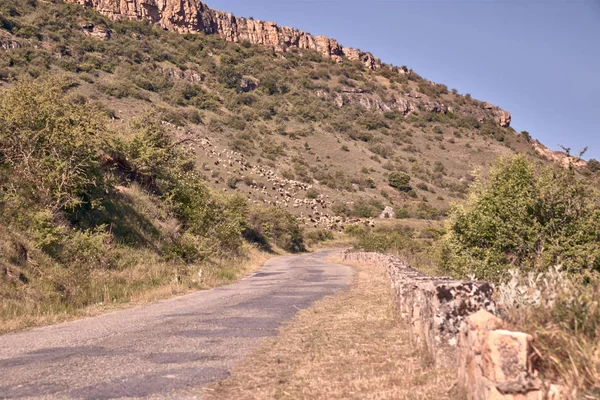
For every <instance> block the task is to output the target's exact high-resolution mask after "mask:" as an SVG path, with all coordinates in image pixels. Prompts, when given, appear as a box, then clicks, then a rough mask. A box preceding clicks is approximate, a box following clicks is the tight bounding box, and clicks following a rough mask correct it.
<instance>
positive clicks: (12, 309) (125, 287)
mask: <svg viewBox="0 0 600 400" xmlns="http://www.w3.org/2000/svg"><path fill="white" fill-rule="evenodd" d="M277 255H279V254H275V253H273V254H271V253H265V252H262V251H259V250H257V249H255V248H253V247H250V246H248V250H247V251H246V256H245V257H243V258H235V259H232V260H225V261H222V262H216V263H211V264H204V265H196V266H186V267H185V269H186V271H182V270H178V269H176V268H166V267H165V264H164V263H160V262H159V261H158V260H157V261H156V262H154V263H148V264H144V265H141V264H140V265H136V266H135V267H132V268H128V269H126V270H122V271H96V272H95V276H93V277H92V280H93V282H94V285H93V287H92V288H90V290H92V291H94V292H97V293H92V294H90V296H92V295H94V296H93V297H98V293H99V292H104V293H105V294H104V301H102V302H99V303H96V304H93V305H90V306H88V307H83V308H76V307H69V306H67V305H65V304H64V303H63V302H60V301H56V302H46V303H44V304H40V303H36V302H33V301H32V302H25V303H21V304H13V302H11V301H9V300H8V299H1V300H0V322H1V323H0V334H2V333H8V332H14V331H18V330H22V329H26V328H31V327H36V326H43V325H50V324H55V323H60V322H66V321H70V320H74V319H78V318H84V317H93V316H97V315H101V314H105V313H108V312H113V311H118V310H121V309H124V308H127V307H132V306H136V305H144V304H148V303H151V302H154V301H158V300H163V299H167V298H170V297H174V296H180V295H184V294H187V293H191V292H193V291H197V290H205V289H211V288H214V287H217V286H223V285H227V284H230V283H232V282H234V281H236V280H238V279H240V278H241V277H243V276H245V275H247V274H248V273H250V272H252V271H255V270H257V269H258V268H260V267H261V266H262V265H263V264H264V263H265V261H267V260H268V259H269V258H272V257H275V256H277ZM100 297H102V296H100ZM111 299H112V300H111Z"/></svg>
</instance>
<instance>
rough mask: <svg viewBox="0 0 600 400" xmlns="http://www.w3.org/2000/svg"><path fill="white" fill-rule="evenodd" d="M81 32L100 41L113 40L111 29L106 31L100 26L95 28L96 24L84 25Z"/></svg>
mask: <svg viewBox="0 0 600 400" xmlns="http://www.w3.org/2000/svg"><path fill="white" fill-rule="evenodd" d="M81 30H82V31H83V33H85V34H86V35H89V36H94V37H97V38H99V39H103V40H109V39H110V38H111V35H112V33H111V31H110V29H106V28H103V27H100V26H95V25H94V24H84V25H82V26H81Z"/></svg>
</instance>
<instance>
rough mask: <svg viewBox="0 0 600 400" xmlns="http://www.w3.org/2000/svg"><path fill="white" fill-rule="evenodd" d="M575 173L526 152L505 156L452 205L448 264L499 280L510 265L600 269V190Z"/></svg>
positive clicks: (452, 269) (461, 272)
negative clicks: (463, 198)
mask: <svg viewBox="0 0 600 400" xmlns="http://www.w3.org/2000/svg"><path fill="white" fill-rule="evenodd" d="M574 174H575V173H574V171H572V170H570V169H562V168H560V167H553V166H548V167H540V168H536V167H535V166H534V165H533V164H532V163H531V162H530V161H529V160H528V159H527V158H526V157H525V156H516V157H512V158H503V159H501V160H500V161H499V162H498V163H497V164H496V166H495V167H494V168H493V169H492V171H491V173H490V176H489V178H488V179H487V180H481V179H480V180H479V181H478V182H477V183H476V185H475V187H474V190H473V193H472V194H471V196H470V198H469V200H468V201H467V203H466V204H464V205H459V206H456V207H455V208H454V209H453V210H452V212H451V215H450V219H449V221H448V233H447V235H446V236H445V237H444V246H445V247H444V254H443V263H444V265H445V267H446V268H447V270H448V271H449V272H451V273H453V274H455V275H457V276H462V277H465V276H467V275H469V274H474V275H475V276H476V277H477V278H482V279H492V280H497V279H498V278H500V277H501V276H503V275H504V274H505V272H506V269H507V266H515V267H519V268H521V269H523V270H535V271H544V270H547V268H548V267H550V266H553V265H563V266H564V267H565V269H566V270H567V271H570V272H583V271H590V270H596V271H597V270H600V240H599V238H600V210H599V209H598V204H600V197H599V196H598V193H597V192H596V191H595V190H593V189H590V188H589V187H587V186H586V185H585V184H584V183H583V182H582V181H580V180H578V179H577V178H576V177H575V175H574Z"/></svg>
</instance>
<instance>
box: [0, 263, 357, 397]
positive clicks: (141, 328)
mask: <svg viewBox="0 0 600 400" xmlns="http://www.w3.org/2000/svg"><path fill="white" fill-rule="evenodd" d="M329 254H331V251H323V252H318V253H314V254H308V255H300V256H290V257H280V258H276V259H273V260H270V261H269V262H267V263H266V264H265V265H264V266H263V267H262V269H260V270H259V271H258V272H256V273H254V274H253V275H251V276H249V277H247V278H245V279H243V280H241V281H239V282H237V283H234V284H232V285H229V286H225V287H221V288H217V289H213V290H208V291H204V292H197V293H194V294H190V295H187V296H183V297H179V298H175V299H171V300H166V301H161V302H158V303H155V304H152V305H149V306H146V307H137V308H132V309H128V310H124V311H119V312H115V313H112V314H107V315H103V316H100V317H96V318H89V319H83V320H79V321H74V322H69V323H64V324H60V325H54V326H48V327H43V328H37V329H33V330H30V331H26V332H21V333H16V334H9V335H3V336H0V398H2V399H22V398H49V399H55V398H59V399H63V398H76V399H114V398H152V399H161V398H176V399H181V398H200V397H201V396H202V390H201V388H202V386H204V385H205V384H207V383H208V382H211V381H214V380H217V379H222V378H225V377H227V376H228V374H229V372H228V371H229V370H230V368H231V367H233V366H234V365H235V364H236V363H238V362H239V361H240V360H242V359H243V358H244V357H245V356H246V355H248V354H249V353H250V352H251V351H252V350H254V349H255V348H256V347H257V346H258V345H259V344H260V343H261V341H262V340H263V339H264V338H265V337H268V336H273V335H276V334H277V329H278V327H279V326H280V325H281V324H282V323H284V322H286V321H288V320H290V319H291V318H292V317H293V316H294V315H295V314H296V312H297V311H298V310H299V309H303V308H307V307H308V306H310V304H311V303H312V302H314V301H315V300H317V299H320V298H322V297H324V296H326V295H330V294H333V293H335V292H336V291H338V290H340V289H343V288H345V287H347V286H348V285H349V284H350V282H351V279H352V275H353V272H352V269H350V268H349V267H345V266H340V265H335V264H328V263H326V262H325V261H324V259H325V257H327V256H328V255H329Z"/></svg>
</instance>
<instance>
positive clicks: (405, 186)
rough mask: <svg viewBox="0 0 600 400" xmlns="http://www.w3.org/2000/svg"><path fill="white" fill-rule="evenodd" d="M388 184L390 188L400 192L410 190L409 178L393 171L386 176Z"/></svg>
mask: <svg viewBox="0 0 600 400" xmlns="http://www.w3.org/2000/svg"><path fill="white" fill-rule="evenodd" d="M388 183H389V184H390V186H391V187H393V188H396V189H398V190H400V191H403V192H407V191H409V190H410V189H411V188H410V176H409V175H408V174H406V173H404V172H400V171H394V172H391V173H390V175H389V176H388Z"/></svg>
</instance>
